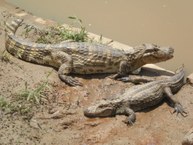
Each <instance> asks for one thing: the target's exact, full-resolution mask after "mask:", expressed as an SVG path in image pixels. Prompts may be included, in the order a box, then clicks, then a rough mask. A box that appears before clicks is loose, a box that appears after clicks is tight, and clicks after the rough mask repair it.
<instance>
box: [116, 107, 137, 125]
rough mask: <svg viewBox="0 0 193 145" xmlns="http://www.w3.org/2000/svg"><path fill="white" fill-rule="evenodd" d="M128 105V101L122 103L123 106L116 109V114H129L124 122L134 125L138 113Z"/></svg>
mask: <svg viewBox="0 0 193 145" xmlns="http://www.w3.org/2000/svg"><path fill="white" fill-rule="evenodd" d="M128 106H129V104H127V103H126V104H124V105H121V107H120V108H118V109H117V110H116V114H118V115H126V116H128V117H127V118H126V119H125V120H123V122H124V123H126V124H127V125H133V124H134V122H135V120H136V115H135V112H134V111H133V110H132V109H131V108H129V107H128Z"/></svg>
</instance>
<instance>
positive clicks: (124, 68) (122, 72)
mask: <svg viewBox="0 0 193 145" xmlns="http://www.w3.org/2000/svg"><path fill="white" fill-rule="evenodd" d="M130 69H131V66H130V65H129V64H128V62H127V61H121V62H120V64H119V71H118V72H117V74H115V75H113V76H111V78H112V79H119V78H122V77H125V76H126V75H128V73H129V72H130Z"/></svg>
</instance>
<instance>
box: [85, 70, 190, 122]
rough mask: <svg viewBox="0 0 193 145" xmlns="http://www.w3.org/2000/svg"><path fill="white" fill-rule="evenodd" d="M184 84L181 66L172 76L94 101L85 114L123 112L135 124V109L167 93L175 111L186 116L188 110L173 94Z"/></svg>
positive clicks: (152, 102) (161, 98)
mask: <svg viewBox="0 0 193 145" xmlns="http://www.w3.org/2000/svg"><path fill="white" fill-rule="evenodd" d="M183 85H184V69H183V67H181V68H179V69H178V70H177V71H176V74H175V75H174V76H172V77H169V78H166V79H162V80H157V81H153V82H149V83H146V84H143V85H137V86H133V87H131V88H129V89H128V90H126V91H125V92H124V93H123V94H118V95H117V96H116V97H114V98H112V99H109V100H101V101H99V102H98V103H94V104H93V105H91V106H90V107H88V108H87V109H85V110H84V115H85V116H87V117H109V116H115V115H118V114H121V115H122V114H123V115H126V116H128V118H127V120H126V121H125V122H126V123H128V124H133V123H134V121H135V119H136V117H135V113H134V112H135V111H140V110H143V109H146V108H148V107H151V106H154V105H156V104H158V103H160V102H161V101H162V100H163V98H164V97H165V95H164V94H166V95H167V97H168V98H169V100H171V102H172V104H173V107H174V109H175V112H177V113H180V114H182V115H183V116H185V114H186V112H185V111H184V110H183V108H182V106H181V104H180V103H179V102H178V101H177V100H176V99H175V98H174V97H173V94H172V93H176V92H177V91H178V90H179V89H180V88H181V87H182V86H183Z"/></svg>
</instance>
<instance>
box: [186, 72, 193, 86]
mask: <svg viewBox="0 0 193 145" xmlns="http://www.w3.org/2000/svg"><path fill="white" fill-rule="evenodd" d="M187 83H189V84H190V85H193V73H192V74H190V75H189V76H188V77H187Z"/></svg>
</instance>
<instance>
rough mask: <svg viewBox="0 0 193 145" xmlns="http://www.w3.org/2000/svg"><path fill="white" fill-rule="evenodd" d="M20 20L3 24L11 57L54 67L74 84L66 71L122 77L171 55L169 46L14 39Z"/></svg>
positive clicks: (66, 80) (171, 49)
mask: <svg viewBox="0 0 193 145" xmlns="http://www.w3.org/2000/svg"><path fill="white" fill-rule="evenodd" d="M21 23H22V21H21V20H19V19H16V20H14V21H12V23H11V24H9V23H6V31H7V32H6V39H5V46H6V49H7V51H8V52H9V53H11V54H12V55H14V56H15V57H17V58H19V59H22V60H25V61H28V62H33V63H37V64H42V65H48V66H52V67H54V68H56V69H58V76H59V78H60V79H61V80H62V81H64V82H65V83H67V84H69V85H72V86H75V85H81V83H80V82H79V81H77V80H75V79H74V78H73V77H71V76H70V74H73V73H74V74H100V73H115V74H116V73H117V74H116V75H114V78H118V77H122V76H125V75H127V74H129V73H131V72H133V71H135V70H137V69H138V68H140V67H141V66H143V65H145V64H148V63H158V62H162V61H166V60H168V59H171V58H172V57H173V52H174V50H173V48H171V47H159V46H157V45H154V44H142V45H140V46H136V47H133V48H131V49H128V50H121V49H117V48H113V47H111V46H107V45H104V44H100V43H90V42H66V43H59V44H41V43H34V42H27V41H26V40H24V39H22V38H18V37H17V36H16V35H15V32H16V30H17V28H18V27H19V25H21Z"/></svg>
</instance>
